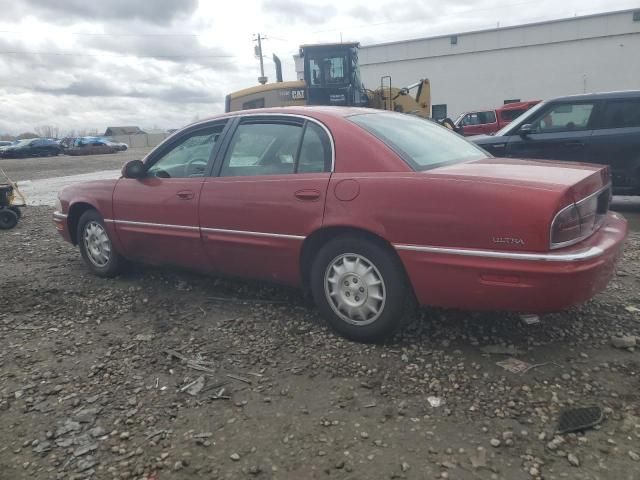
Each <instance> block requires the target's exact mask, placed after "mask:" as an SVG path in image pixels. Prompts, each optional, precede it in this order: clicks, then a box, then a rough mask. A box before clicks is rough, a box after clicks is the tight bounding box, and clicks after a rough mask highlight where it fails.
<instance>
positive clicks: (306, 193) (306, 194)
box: [294, 189, 320, 202]
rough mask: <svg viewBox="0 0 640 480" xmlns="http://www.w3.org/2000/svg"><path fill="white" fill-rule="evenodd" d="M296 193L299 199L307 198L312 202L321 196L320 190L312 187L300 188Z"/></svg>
mask: <svg viewBox="0 0 640 480" xmlns="http://www.w3.org/2000/svg"><path fill="white" fill-rule="evenodd" d="M294 195H295V196H296V198H297V199H298V200H306V201H311V202H312V201H314V200H318V199H319V198H320V192H319V191H318V190H312V189H307V190H298V191H297V192H296V193H294Z"/></svg>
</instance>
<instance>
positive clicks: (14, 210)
mask: <svg viewBox="0 0 640 480" xmlns="http://www.w3.org/2000/svg"><path fill="white" fill-rule="evenodd" d="M9 210H11V211H12V212H13V213H15V214H16V216H17V217H18V220H20V219H21V218H22V210H20V209H19V208H18V207H9Z"/></svg>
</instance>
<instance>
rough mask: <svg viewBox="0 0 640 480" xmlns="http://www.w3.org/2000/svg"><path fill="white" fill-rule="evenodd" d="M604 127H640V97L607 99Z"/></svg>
mask: <svg viewBox="0 0 640 480" xmlns="http://www.w3.org/2000/svg"><path fill="white" fill-rule="evenodd" d="M603 127H604V128H629V127H640V98H634V99H629V100H609V101H607V103H606V105H605V108H604V121H603Z"/></svg>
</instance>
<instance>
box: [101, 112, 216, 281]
mask: <svg viewBox="0 0 640 480" xmlns="http://www.w3.org/2000/svg"><path fill="white" fill-rule="evenodd" d="M224 126H225V122H224V121H223V122H217V123H211V124H207V125H203V126H198V127H194V128H192V129H189V130H187V131H185V132H184V133H182V134H181V135H180V136H179V137H177V138H175V139H174V140H173V141H171V142H169V143H167V144H166V145H165V146H164V147H161V148H160V149H158V150H157V151H156V152H154V153H153V154H152V155H151V156H150V157H149V158H148V159H147V160H146V162H145V167H146V175H145V176H144V177H143V178H140V179H128V178H122V179H120V180H119V181H118V183H117V184H116V188H115V191H114V194H113V206H114V210H113V211H114V218H113V221H114V222H115V227H116V232H117V234H118V237H119V239H120V242H121V243H122V246H123V248H124V254H125V255H126V256H127V257H129V258H132V259H139V260H143V261H145V262H148V263H155V264H175V265H181V266H185V267H191V268H198V267H202V266H203V263H204V262H205V254H204V250H203V248H202V242H201V239H200V226H199V221H198V201H199V199H200V191H201V189H202V185H203V183H204V180H205V174H206V173H207V172H208V171H209V169H210V167H211V162H212V161H213V158H214V153H215V152H214V150H215V146H216V143H217V141H218V139H219V138H220V136H221V135H222V132H223V129H224Z"/></svg>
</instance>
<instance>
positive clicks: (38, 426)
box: [0, 159, 640, 480]
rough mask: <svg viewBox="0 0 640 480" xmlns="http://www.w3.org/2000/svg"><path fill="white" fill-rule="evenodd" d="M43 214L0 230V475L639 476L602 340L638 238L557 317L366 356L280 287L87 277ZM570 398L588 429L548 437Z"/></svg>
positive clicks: (31, 212)
mask: <svg viewBox="0 0 640 480" xmlns="http://www.w3.org/2000/svg"><path fill="white" fill-rule="evenodd" d="M120 161H122V159H120ZM102 167H103V166H102V165H101V166H100V169H102ZM116 168H117V167H116ZM76 173H78V172H76ZM64 174H65V175H66V174H69V172H68V171H66V172H65V173H64ZM26 178H33V176H31V175H30V176H27V177H24V178H23V179H26ZM50 214H51V211H50V208H48V207H31V208H29V209H27V210H26V211H25V218H24V219H23V220H22V221H21V223H20V224H19V225H18V227H17V228H16V229H14V230H12V231H6V232H0V266H1V267H2V274H3V275H2V276H1V277H0V472H1V473H0V478H2V479H4V478H7V479H20V478H30V479H67V478H105V479H112V478H121V479H127V478H137V479H141V478H145V479H148V480H150V479H154V480H158V479H187V478H189V479H191V478H206V479H227V478H228V479H236V478H264V479H271V478H273V479H315V478H337V479H392V478H407V479H423V478H451V479H509V480H511V479H516V480H517V479H531V478H544V479H555V478H570V479H575V478H579V479H594V480H595V479H611V478H614V479H619V480H631V479H636V478H640V473H638V472H640V376H639V374H640V356H639V353H638V351H639V350H638V349H634V348H632V347H631V348H619V347H620V346H624V345H620V344H619V342H622V340H623V339H617V340H616V341H615V343H616V345H617V346H614V345H613V343H612V337H613V336H616V337H617V336H628V337H629V338H625V339H624V341H626V342H628V345H631V344H633V343H634V342H635V341H636V338H637V337H638V336H640V233H638V232H634V233H632V234H631V236H630V238H629V240H628V243H627V247H626V250H625V257H624V261H623V262H622V263H621V266H620V269H619V272H618V275H617V276H616V278H615V279H614V280H613V281H612V283H611V284H610V286H609V288H608V289H607V290H606V291H605V292H604V293H602V294H600V295H598V296H597V297H596V298H595V299H594V300H592V301H590V302H589V303H587V304H585V305H582V306H580V307H578V308H575V309H573V310H571V311H568V312H564V313H561V314H555V315H548V316H545V317H543V318H542V321H541V323H539V324H536V325H526V324H524V323H522V322H521V321H520V320H519V319H518V318H517V317H515V316H512V315H506V314H496V313H493V314H491V313H483V314H478V313H466V312H457V311H445V310H424V311H422V312H421V316H420V317H421V318H419V319H417V320H416V321H415V322H414V323H413V324H412V325H411V326H410V327H409V329H408V330H407V331H405V332H404V333H402V334H400V335H398V336H396V337H395V338H393V339H391V340H390V341H389V342H388V343H387V344H385V345H377V346H371V345H361V344H356V343H351V342H349V341H346V340H344V339H342V338H340V337H338V336H336V335H334V334H332V333H331V332H330V331H329V330H328V329H327V327H326V326H325V324H324V322H323V321H322V320H321V319H320V318H319V317H318V315H317V313H316V311H315V309H314V308H313V307H310V306H308V305H306V304H305V303H304V302H303V301H302V300H301V299H300V298H299V296H298V294H297V292H295V291H291V290H288V289H284V288H281V287H275V286H270V285H265V284H255V283H250V282H241V281H232V280H225V279H220V278H215V277H205V276H199V275H194V274H191V273H187V272H182V271H176V270H173V269H157V268H149V267H144V268H143V267H136V268H134V269H133V270H132V271H131V272H130V273H127V274H126V275H123V276H121V277H118V278H116V279H111V280H104V279H99V278H96V277H94V276H92V275H90V274H89V273H88V272H87V271H86V269H85V268H84V266H83V264H82V262H81V259H80V255H79V254H78V252H77V250H76V249H74V248H73V247H72V246H71V245H68V244H66V243H64V242H63V241H62V240H61V239H60V238H59V237H58V234H57V233H56V232H55V229H54V228H53V224H52V221H51V218H50ZM638 340H640V339H638ZM638 348H639V349H640V345H639V347H638ZM496 352H506V353H496ZM510 357H515V358H517V359H519V360H522V361H524V362H527V363H528V364H530V365H531V366H532V368H530V369H529V370H528V371H526V372H525V373H522V374H517V373H510V372H508V371H506V370H504V369H503V368H501V367H500V366H498V365H496V362H499V361H502V360H505V359H507V358H510ZM578 405H599V406H601V407H602V408H603V409H604V410H605V420H604V422H603V423H602V424H601V425H599V426H598V427H596V428H594V429H589V430H586V431H584V432H578V433H572V434H565V435H554V431H555V426H556V422H557V419H558V415H559V413H560V412H561V411H562V410H563V409H564V408H567V407H571V406H578Z"/></svg>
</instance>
